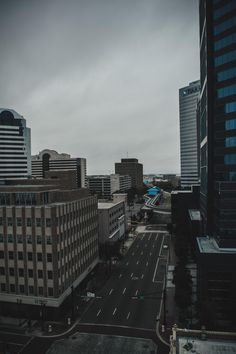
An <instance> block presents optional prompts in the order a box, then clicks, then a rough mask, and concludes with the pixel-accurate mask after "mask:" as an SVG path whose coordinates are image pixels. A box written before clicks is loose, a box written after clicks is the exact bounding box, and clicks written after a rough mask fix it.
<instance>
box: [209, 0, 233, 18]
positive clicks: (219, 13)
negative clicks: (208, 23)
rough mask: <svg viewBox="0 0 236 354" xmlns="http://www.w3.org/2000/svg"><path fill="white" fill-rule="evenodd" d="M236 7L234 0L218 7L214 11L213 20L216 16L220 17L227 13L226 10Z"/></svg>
mask: <svg viewBox="0 0 236 354" xmlns="http://www.w3.org/2000/svg"><path fill="white" fill-rule="evenodd" d="M235 8H236V1H232V2H230V3H229V4H227V5H225V6H223V7H220V8H219V9H216V10H215V11H214V15H213V17H214V20H217V19H218V18H220V17H221V16H224V15H225V14H227V13H228V12H230V11H232V10H234V9H235Z"/></svg>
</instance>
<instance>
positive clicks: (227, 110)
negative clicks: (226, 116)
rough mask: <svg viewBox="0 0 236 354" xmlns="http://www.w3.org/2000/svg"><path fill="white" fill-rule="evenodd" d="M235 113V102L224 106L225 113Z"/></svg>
mask: <svg viewBox="0 0 236 354" xmlns="http://www.w3.org/2000/svg"><path fill="white" fill-rule="evenodd" d="M232 112H236V102H230V103H226V105H225V113H232Z"/></svg>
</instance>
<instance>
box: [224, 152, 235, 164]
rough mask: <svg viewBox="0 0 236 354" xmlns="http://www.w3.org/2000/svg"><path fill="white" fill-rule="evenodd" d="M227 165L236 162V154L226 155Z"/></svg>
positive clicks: (225, 161)
mask: <svg viewBox="0 0 236 354" xmlns="http://www.w3.org/2000/svg"><path fill="white" fill-rule="evenodd" d="M224 163H225V165H234V164H236V154H226V155H225V156H224Z"/></svg>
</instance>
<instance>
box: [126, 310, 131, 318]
mask: <svg viewBox="0 0 236 354" xmlns="http://www.w3.org/2000/svg"><path fill="white" fill-rule="evenodd" d="M129 316H130V312H129V313H128V315H127V317H126V319H127V320H128V319H129Z"/></svg>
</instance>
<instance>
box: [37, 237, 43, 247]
mask: <svg viewBox="0 0 236 354" xmlns="http://www.w3.org/2000/svg"><path fill="white" fill-rule="evenodd" d="M41 243H42V236H39V235H38V236H37V244H38V245H40V244H41Z"/></svg>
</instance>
